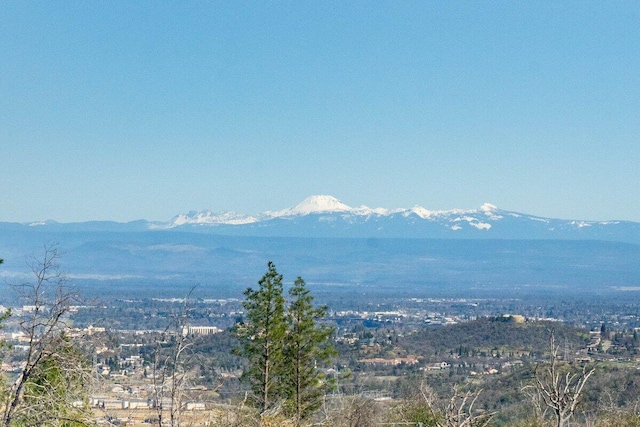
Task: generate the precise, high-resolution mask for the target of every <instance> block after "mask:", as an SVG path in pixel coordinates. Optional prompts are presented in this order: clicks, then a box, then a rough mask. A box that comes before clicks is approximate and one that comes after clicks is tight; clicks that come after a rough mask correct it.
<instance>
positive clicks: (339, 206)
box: [149, 195, 640, 241]
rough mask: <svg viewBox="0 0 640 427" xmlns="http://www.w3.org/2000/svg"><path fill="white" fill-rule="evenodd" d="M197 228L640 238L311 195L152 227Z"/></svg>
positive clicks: (571, 225) (613, 225)
mask: <svg viewBox="0 0 640 427" xmlns="http://www.w3.org/2000/svg"><path fill="white" fill-rule="evenodd" d="M282 220H286V221H285V222H284V223H283V222H282ZM193 226H196V227H198V229H200V230H202V231H206V229H207V228H209V227H216V228H215V230H216V232H224V233H232V234H233V233H240V234H246V235H263V234H269V235H279V234H280V233H282V234H284V235H296V236H309V235H318V236H330V235H335V236H360V237H362V236H386V237H400V236H401V237H419V236H422V237H438V238H447V237H459V238H475V237H481V236H484V237H486V238H525V239H529V238H536V239H555V238H562V239H596V240H598V239H604V240H618V241H637V240H640V232H639V230H640V224H638V223H625V222H619V221H609V222H597V221H579V220H561V219H549V218H541V217H535V216H532V215H527V214H522V213H517V212H510V211H504V210H501V209H499V208H498V207H497V206H495V205H492V204H490V203H485V204H483V205H482V206H480V207H479V208H477V209H451V210H429V209H426V208H424V207H422V206H418V205H416V206H414V207H412V208H408V209H407V208H396V209H386V208H374V209H372V208H369V207H367V206H359V207H357V208H353V207H350V206H349V205H347V204H345V203H343V202H342V201H340V200H338V199H337V198H335V197H333V196H329V195H315V196H311V197H308V198H306V199H305V200H303V201H302V202H300V203H298V204H297V205H295V206H293V207H290V208H287V209H283V210H279V211H267V212H264V213H261V214H258V215H255V216H249V215H244V214H239V213H235V212H221V213H212V212H211V211H208V210H207V211H202V212H195V211H192V212H189V213H187V214H181V215H177V216H176V217H174V218H173V219H172V220H171V221H169V222H167V223H164V224H157V223H156V224H150V225H149V228H153V229H172V228H177V227H181V228H182V227H193ZM212 231H213V230H212Z"/></svg>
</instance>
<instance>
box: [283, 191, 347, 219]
mask: <svg viewBox="0 0 640 427" xmlns="http://www.w3.org/2000/svg"><path fill="white" fill-rule="evenodd" d="M351 210H352V208H351V207H350V206H347V205H345V204H344V203H342V202H341V201H340V200H338V199H336V198H335V197H333V196H326V195H319V196H311V197H307V198H306V199H304V200H303V201H302V202H300V203H298V204H297V205H296V206H294V207H293V208H289V209H284V210H282V211H278V212H274V213H272V214H271V216H273V217H280V216H298V215H309V214H315V213H327V212H350V211H351Z"/></svg>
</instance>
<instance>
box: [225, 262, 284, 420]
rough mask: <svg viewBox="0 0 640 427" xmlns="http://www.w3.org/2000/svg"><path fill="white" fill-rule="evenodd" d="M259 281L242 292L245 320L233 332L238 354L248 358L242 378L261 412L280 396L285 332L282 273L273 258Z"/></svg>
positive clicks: (270, 406) (273, 403)
mask: <svg viewBox="0 0 640 427" xmlns="http://www.w3.org/2000/svg"><path fill="white" fill-rule="evenodd" d="M258 285H259V288H258V289H257V290H254V289H252V288H248V289H247V290H246V291H245V292H244V295H245V297H246V298H245V301H244V302H243V303H242V305H243V307H244V308H245V310H246V321H245V322H243V323H241V324H239V325H238V326H237V327H236V334H237V336H238V338H239V339H240V340H241V343H242V349H241V354H242V355H243V356H245V357H246V358H247V359H249V365H250V368H249V369H248V371H247V372H245V379H246V380H247V381H248V382H249V384H250V386H251V389H252V391H253V398H254V401H255V405H256V406H257V407H258V408H259V409H260V410H261V411H262V412H264V411H266V410H268V409H271V408H272V407H273V405H275V404H276V403H277V402H278V400H279V399H281V398H282V383H281V381H280V380H281V378H280V377H281V373H282V371H283V344H284V338H285V334H286V322H285V308H284V306H285V301H284V296H283V288H282V275H280V274H278V272H277V271H276V267H275V265H274V264H273V263H272V262H269V263H268V269H267V272H266V273H265V274H264V276H262V278H261V279H260V281H259V282H258Z"/></svg>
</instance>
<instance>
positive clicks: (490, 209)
mask: <svg viewBox="0 0 640 427" xmlns="http://www.w3.org/2000/svg"><path fill="white" fill-rule="evenodd" d="M480 210H481V211H482V212H495V211H497V210H498V207H497V206H496V205H492V204H491V203H484V204H483V205H482V206H480Z"/></svg>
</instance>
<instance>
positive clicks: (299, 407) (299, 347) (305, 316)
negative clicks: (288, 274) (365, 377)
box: [283, 277, 336, 426]
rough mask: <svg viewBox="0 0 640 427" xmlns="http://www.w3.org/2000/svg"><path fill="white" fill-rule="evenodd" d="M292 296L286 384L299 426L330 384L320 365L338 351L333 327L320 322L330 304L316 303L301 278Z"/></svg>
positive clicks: (288, 398) (290, 406)
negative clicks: (330, 339)
mask: <svg viewBox="0 0 640 427" xmlns="http://www.w3.org/2000/svg"><path fill="white" fill-rule="evenodd" d="M289 297H290V301H289V306H288V310H287V326H288V330H287V336H286V339H285V348H284V358H285V360H286V362H287V363H286V365H285V366H286V370H285V372H284V377H283V380H284V381H283V383H284V385H285V387H286V389H285V392H286V397H287V401H286V403H287V405H286V406H287V409H288V411H290V414H291V415H292V416H293V418H294V420H295V424H296V426H299V425H301V423H302V421H303V420H304V419H306V418H307V417H308V416H309V415H311V414H312V413H313V412H314V411H315V410H316V409H318V408H319V407H320V404H321V397H322V395H323V394H324V392H325V390H326V388H327V386H328V384H329V383H327V382H326V381H325V376H324V375H323V374H322V372H321V371H320V370H319V368H318V365H321V364H322V363H325V362H327V361H328V360H329V358H330V357H331V356H332V355H334V354H335V352H336V351H335V349H334V348H333V346H332V345H331V344H330V343H329V337H330V336H331V334H332V333H333V328H331V327H329V326H327V325H322V324H320V323H318V322H319V321H320V320H321V319H324V318H325V317H326V315H327V307H326V306H322V307H314V306H313V296H311V292H310V291H309V289H307V287H306V284H305V282H304V280H302V278H301V277H298V279H297V280H296V281H295V282H294V285H293V287H292V288H291V289H290V290H289Z"/></svg>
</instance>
